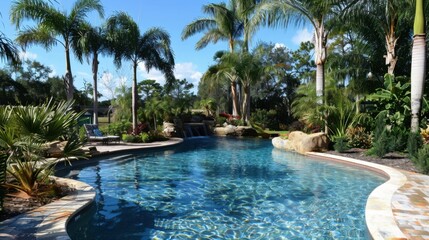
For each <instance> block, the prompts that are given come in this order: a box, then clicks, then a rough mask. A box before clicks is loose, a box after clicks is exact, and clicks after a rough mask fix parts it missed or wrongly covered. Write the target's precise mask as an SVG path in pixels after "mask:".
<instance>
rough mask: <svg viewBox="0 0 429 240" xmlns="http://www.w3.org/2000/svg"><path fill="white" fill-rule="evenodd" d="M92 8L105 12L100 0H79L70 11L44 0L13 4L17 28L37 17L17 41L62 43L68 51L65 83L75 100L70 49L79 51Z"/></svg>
mask: <svg viewBox="0 0 429 240" xmlns="http://www.w3.org/2000/svg"><path fill="white" fill-rule="evenodd" d="M91 11H96V12H97V13H98V14H99V15H100V17H103V15H104V9H103V6H102V5H101V3H100V0H77V1H76V2H75V3H74V4H73V7H72V9H71V11H70V13H69V14H67V13H66V12H61V11H60V10H58V9H55V8H54V7H53V6H52V5H51V4H50V3H49V2H46V1H44V0H18V1H16V2H14V3H13V5H12V9H11V14H10V18H11V21H12V23H13V24H15V25H16V27H17V29H21V24H22V22H23V21H24V20H33V21H35V22H36V24H37V25H36V26H33V27H26V28H24V29H22V30H20V31H19V33H18V37H17V39H16V41H17V42H18V43H19V44H21V45H23V46H24V47H26V46H28V45H31V44H39V45H42V46H43V47H44V48H46V49H47V50H50V49H51V48H52V47H53V46H56V45H57V44H61V45H62V46H63V47H64V49H65V54H66V73H65V77H64V83H65V87H66V92H67V99H68V100H71V99H73V92H74V86H73V75H72V71H71V64H70V51H77V50H78V47H77V44H78V39H79V38H80V34H81V30H82V25H83V24H84V23H86V20H85V18H86V17H87V15H88V13H90V12H91Z"/></svg>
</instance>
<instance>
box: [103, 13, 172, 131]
mask: <svg viewBox="0 0 429 240" xmlns="http://www.w3.org/2000/svg"><path fill="white" fill-rule="evenodd" d="M107 36H108V37H107V38H108V40H109V41H110V42H111V44H112V49H111V51H112V54H113V55H114V63H115V65H116V66H117V67H121V65H122V59H125V60H128V61H131V64H132V67H133V84H132V122H133V131H134V132H135V130H136V128H137V100H138V93H137V66H138V64H139V63H140V62H144V64H145V67H146V69H147V71H149V70H150V69H151V68H155V69H159V70H160V71H162V72H163V73H164V75H165V78H166V81H167V86H171V85H172V81H174V79H175V77H174V74H173V68H174V57H173V53H172V50H171V48H170V36H169V35H168V33H167V32H165V31H164V30H162V29H160V28H151V29H149V30H148V31H146V32H145V33H144V34H143V35H140V30H139V27H138V26H137V23H136V22H135V21H134V20H133V19H132V18H131V17H130V16H129V15H128V14H126V13H124V12H120V13H118V14H116V15H114V16H112V17H110V18H109V19H108V20H107ZM124 43H126V44H124Z"/></svg>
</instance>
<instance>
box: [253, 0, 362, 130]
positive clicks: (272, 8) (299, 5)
mask: <svg viewBox="0 0 429 240" xmlns="http://www.w3.org/2000/svg"><path fill="white" fill-rule="evenodd" d="M355 2H356V1H354V0H343V1H318V0H310V1H301V0H279V1H274V0H272V1H266V2H264V3H263V4H260V6H259V8H260V9H263V10H267V11H268V15H269V24H271V25H274V26H278V25H282V26H284V27H287V26H288V25H289V23H290V22H291V21H294V22H295V23H297V24H298V25H299V24H303V23H305V22H309V23H310V24H311V25H312V26H313V27H314V47H315V63H316V69H317V70H316V96H317V98H318V102H319V104H322V103H323V95H324V84H325V75H324V74H325V69H324V64H325V62H326V57H327V44H328V36H329V33H330V32H331V30H332V29H333V27H335V26H336V25H335V23H336V22H337V23H338V22H339V21H340V20H341V19H340V17H341V15H342V14H343V13H344V12H346V11H347V9H349V8H350V7H351V6H352V5H353V4H355ZM325 132H327V128H325Z"/></svg>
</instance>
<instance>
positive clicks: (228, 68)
mask: <svg viewBox="0 0 429 240" xmlns="http://www.w3.org/2000/svg"><path fill="white" fill-rule="evenodd" d="M267 69H268V67H265V66H263V64H262V63H261V61H260V60H259V58H257V57H256V56H255V55H253V54H250V53H247V52H242V53H226V54H224V55H223V56H222V58H221V59H220V62H219V74H223V75H225V76H226V77H228V78H229V79H237V80H236V81H240V83H241V86H242V87H243V93H244V94H243V102H242V105H241V112H242V117H243V118H242V119H243V121H244V123H248V121H249V120H250V85H251V84H252V83H255V82H256V81H258V80H260V79H261V78H262V77H263V76H264V75H265V72H266V70H267Z"/></svg>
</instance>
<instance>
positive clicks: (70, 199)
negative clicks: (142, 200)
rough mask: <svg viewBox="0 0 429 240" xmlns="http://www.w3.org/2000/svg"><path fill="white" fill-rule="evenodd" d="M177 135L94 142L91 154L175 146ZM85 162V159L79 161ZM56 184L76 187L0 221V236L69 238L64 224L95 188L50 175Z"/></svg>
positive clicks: (84, 204)
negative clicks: (159, 139)
mask: <svg viewBox="0 0 429 240" xmlns="http://www.w3.org/2000/svg"><path fill="white" fill-rule="evenodd" d="M181 142H183V139H180V138H171V139H169V140H168V141H163V142H154V143H147V144H115V145H96V148H97V150H98V151H97V153H96V154H95V156H94V157H97V156H101V155H102V156H104V155H109V154H115V153H119V152H123V151H129V150H141V149H147V148H150V149H153V148H160V147H167V146H173V145H177V144H179V143H181ZM79 161H84V160H79ZM52 178H53V179H54V180H55V181H56V182H58V183H59V184H65V185H68V186H70V187H71V188H73V189H75V191H73V192H72V193H71V194H69V195H67V196H65V197H63V198H61V199H59V200H56V201H54V202H52V203H49V204H47V205H44V206H42V207H39V208H37V209H34V210H32V211H29V212H26V213H23V214H20V215H18V216H16V217H13V218H10V219H7V220H4V221H2V222H0V239H46V240H51V239H56V240H57V239H58V240H65V239H70V237H69V235H68V234H67V223H68V221H69V220H70V219H71V218H72V217H73V216H74V215H76V214H77V213H79V212H80V211H81V210H82V209H84V208H85V207H86V206H88V205H89V204H91V203H92V202H93V201H94V199H95V190H94V188H93V187H91V186H90V185H88V184H86V183H84V182H80V181H76V180H73V179H68V178H60V177H52Z"/></svg>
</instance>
